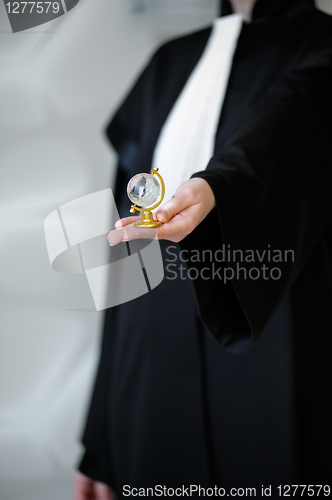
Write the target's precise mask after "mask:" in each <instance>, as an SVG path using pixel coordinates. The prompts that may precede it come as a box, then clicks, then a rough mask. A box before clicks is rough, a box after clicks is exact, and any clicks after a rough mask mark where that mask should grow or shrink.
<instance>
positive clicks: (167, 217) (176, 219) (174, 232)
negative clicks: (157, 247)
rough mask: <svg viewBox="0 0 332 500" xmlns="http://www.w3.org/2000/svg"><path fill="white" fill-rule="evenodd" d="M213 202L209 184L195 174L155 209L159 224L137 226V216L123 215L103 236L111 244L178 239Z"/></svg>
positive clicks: (200, 217)
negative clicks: (139, 240)
mask: <svg viewBox="0 0 332 500" xmlns="http://www.w3.org/2000/svg"><path fill="white" fill-rule="evenodd" d="M215 204H216V202H215V197H214V194H213V191H212V189H211V188H210V186H209V184H208V183H207V182H206V181H205V180H204V179H200V178H198V177H196V178H194V179H190V180H189V181H186V182H184V183H183V184H181V186H179V187H178V189H177V190H176V191H175V195H174V196H173V198H172V199H171V200H170V201H168V202H167V203H165V205H163V206H162V207H161V208H160V209H159V210H158V211H157V213H156V216H155V217H156V218H157V219H158V220H159V221H160V222H162V223H163V225H162V226H160V227H157V228H154V229H141V228H139V229H137V228H134V227H133V224H134V222H137V221H139V220H140V219H141V217H140V216H138V217H136V216H133V217H126V218H124V219H120V220H118V221H117V223H116V224H115V227H116V230H114V231H111V232H110V233H109V234H108V236H107V239H108V242H109V244H110V245H111V246H114V245H117V244H118V243H120V242H121V241H130V240H133V239H138V238H152V239H153V238H155V237H157V238H158V239H162V240H169V241H173V242H179V241H181V240H183V238H185V237H186V236H187V235H188V234H190V233H191V232H192V231H193V230H194V229H195V227H197V226H198V224H200V223H201V222H202V220H204V219H205V217H206V216H207V215H208V214H209V213H210V212H211V210H212V209H213V208H214V207H215Z"/></svg>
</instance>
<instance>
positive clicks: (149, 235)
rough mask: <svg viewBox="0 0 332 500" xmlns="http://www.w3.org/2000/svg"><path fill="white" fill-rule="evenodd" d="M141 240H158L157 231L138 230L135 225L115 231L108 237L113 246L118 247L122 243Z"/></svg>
mask: <svg viewBox="0 0 332 500" xmlns="http://www.w3.org/2000/svg"><path fill="white" fill-rule="evenodd" d="M140 238H144V239H151V240H153V239H154V238H156V230H155V229H153V228H146V229H145V228H136V227H134V226H133V224H130V225H127V226H124V227H122V228H120V229H115V230H113V231H111V232H110V233H109V234H108V235H107V239H108V242H109V244H110V245H111V246H114V245H117V244H118V243H121V242H122V241H131V240H138V239H140Z"/></svg>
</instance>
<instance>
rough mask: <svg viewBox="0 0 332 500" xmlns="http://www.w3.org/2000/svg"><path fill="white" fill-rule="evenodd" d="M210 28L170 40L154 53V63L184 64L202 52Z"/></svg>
mask: <svg viewBox="0 0 332 500" xmlns="http://www.w3.org/2000/svg"><path fill="white" fill-rule="evenodd" d="M211 29H212V28H211V27H208V28H205V29H202V30H199V31H195V32H192V33H189V34H187V35H183V36H180V37H177V38H172V39H170V40H168V41H166V42H165V43H163V44H162V45H160V46H159V48H158V49H157V50H156V52H155V53H154V55H153V57H152V59H153V60H154V61H155V62H159V61H160V62H161V63H162V64H165V63H167V62H171V63H173V64H174V63H177V62H181V61H182V63H185V61H186V58H188V57H190V56H191V55H192V54H195V55H196V53H197V52H202V51H203V49H204V47H205V45H206V43H207V40H208V38H209V36H210V33H211Z"/></svg>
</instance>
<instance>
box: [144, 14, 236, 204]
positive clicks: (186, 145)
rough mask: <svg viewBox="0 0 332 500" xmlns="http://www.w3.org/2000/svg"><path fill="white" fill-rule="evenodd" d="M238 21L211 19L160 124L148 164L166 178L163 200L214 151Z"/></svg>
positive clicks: (233, 16) (234, 47)
mask: <svg viewBox="0 0 332 500" xmlns="http://www.w3.org/2000/svg"><path fill="white" fill-rule="evenodd" d="M242 20H243V18H242V16H241V15H240V14H232V15H230V16H226V17H220V18H218V19H216V20H215V21H214V23H213V28H212V31H211V35H210V37H209V40H208V42H207V45H206V47H205V49H204V51H203V54H202V56H201V58H200V59H199V61H198V63H197V65H196V66H195V68H194V70H193V72H192V73H191V75H190V77H189V78H188V81H187V83H186V84H185V86H184V88H183V89H182V91H181V93H180V95H179V97H178V99H177V100H176V102H175V104H174V106H173V108H172V110H171V112H170V114H169V115H168V117H167V120H166V122H165V123H164V126H163V128H162V129H161V133H160V135H159V139H158V141H157V144H156V147H155V150H154V155H153V162H152V167H154V166H156V167H158V168H159V169H160V174H161V175H162V176H163V178H164V180H165V186H166V194H165V198H164V199H165V202H166V201H168V200H169V199H170V198H171V197H172V196H173V195H174V192H175V191H176V189H177V188H178V187H179V186H180V184H182V183H183V182H184V181H186V180H188V179H190V177H191V176H192V174H194V173H195V172H198V171H200V170H205V168H206V166H207V164H208V162H209V160H210V158H211V157H212V155H213V151H214V143H215V135H216V132H217V127H218V123H219V118H220V113H221V109H222V105H223V102H224V97H225V93H226V89H227V83H228V79H229V75H230V71H231V67H232V62H233V56H234V52H235V49H236V45H237V40H238V38H239V35H240V32H241V29H242Z"/></svg>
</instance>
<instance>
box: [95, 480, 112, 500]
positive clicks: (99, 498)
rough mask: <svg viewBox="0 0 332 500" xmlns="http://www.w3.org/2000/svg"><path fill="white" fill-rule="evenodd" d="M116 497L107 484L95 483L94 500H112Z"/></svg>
mask: <svg viewBox="0 0 332 500" xmlns="http://www.w3.org/2000/svg"><path fill="white" fill-rule="evenodd" d="M113 498H114V495H113V493H112V491H111V489H110V487H109V486H108V485H107V484H104V483H101V482H99V481H95V482H94V499H93V500H112V499H113Z"/></svg>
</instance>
